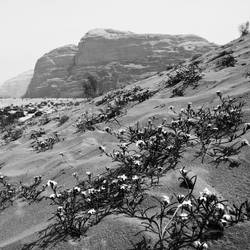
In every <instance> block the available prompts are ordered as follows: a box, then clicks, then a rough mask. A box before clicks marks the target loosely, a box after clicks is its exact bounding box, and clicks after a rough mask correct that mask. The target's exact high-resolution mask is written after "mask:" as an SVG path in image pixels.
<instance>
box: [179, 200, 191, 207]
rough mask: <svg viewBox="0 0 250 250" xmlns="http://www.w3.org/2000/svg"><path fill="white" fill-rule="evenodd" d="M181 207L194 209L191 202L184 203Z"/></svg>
mask: <svg viewBox="0 0 250 250" xmlns="http://www.w3.org/2000/svg"><path fill="white" fill-rule="evenodd" d="M179 206H181V207H192V203H191V200H187V201H183V202H182V203H181V204H180V205H179Z"/></svg>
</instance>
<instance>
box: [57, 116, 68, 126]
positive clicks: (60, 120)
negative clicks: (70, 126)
mask: <svg viewBox="0 0 250 250" xmlns="http://www.w3.org/2000/svg"><path fill="white" fill-rule="evenodd" d="M68 119H69V117H68V116H67V115H63V116H61V117H60V118H59V122H58V127H59V126H62V125H63V124H64V123H65V122H66V121H68Z"/></svg>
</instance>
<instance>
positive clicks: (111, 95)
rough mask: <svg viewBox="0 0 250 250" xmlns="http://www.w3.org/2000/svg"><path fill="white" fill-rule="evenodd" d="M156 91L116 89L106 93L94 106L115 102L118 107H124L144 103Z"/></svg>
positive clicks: (136, 88) (135, 88)
mask: <svg viewBox="0 0 250 250" xmlns="http://www.w3.org/2000/svg"><path fill="white" fill-rule="evenodd" d="M155 93H156V91H152V90H149V89H145V90H144V89H142V88H141V87H139V86H135V87H134V88H132V89H118V90H115V91H110V92H108V93H107V94H106V95H105V96H104V97H103V98H102V99H101V100H100V101H97V102H96V105H97V106H99V105H102V104H108V103H111V102H113V101H115V102H116V103H117V104H119V105H123V106H124V105H126V104H128V103H129V102H139V103H141V102H144V101H145V100H147V99H149V98H150V97H152V96H153V95H154V94H155Z"/></svg>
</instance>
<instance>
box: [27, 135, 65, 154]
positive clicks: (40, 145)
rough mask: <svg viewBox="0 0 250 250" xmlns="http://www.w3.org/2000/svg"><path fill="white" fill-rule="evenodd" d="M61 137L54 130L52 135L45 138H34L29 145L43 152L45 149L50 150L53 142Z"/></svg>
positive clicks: (58, 140) (56, 141)
mask: <svg viewBox="0 0 250 250" xmlns="http://www.w3.org/2000/svg"><path fill="white" fill-rule="evenodd" d="M60 141H61V139H60V137H59V135H58V133H57V132H54V133H53V134H52V135H50V136H48V137H47V138H41V139H40V138H35V140H34V141H33V142H32V143H31V147H32V148H33V149H34V150H35V151H37V152H38V153H39V152H44V151H46V150H50V149H52V148H53V146H54V144H56V143H58V142H60Z"/></svg>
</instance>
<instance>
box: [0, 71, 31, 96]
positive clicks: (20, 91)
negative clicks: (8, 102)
mask: <svg viewBox="0 0 250 250" xmlns="http://www.w3.org/2000/svg"><path fill="white" fill-rule="evenodd" d="M32 76H33V70H29V71H25V72H23V73H21V74H19V75H17V76H16V77H13V78H11V79H9V80H7V81H5V82H4V83H3V84H1V86H0V97H16V98H18V97H21V96H23V95H24V94H25V93H26V91H27V88H28V85H29V84H30V81H31V78H32Z"/></svg>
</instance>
